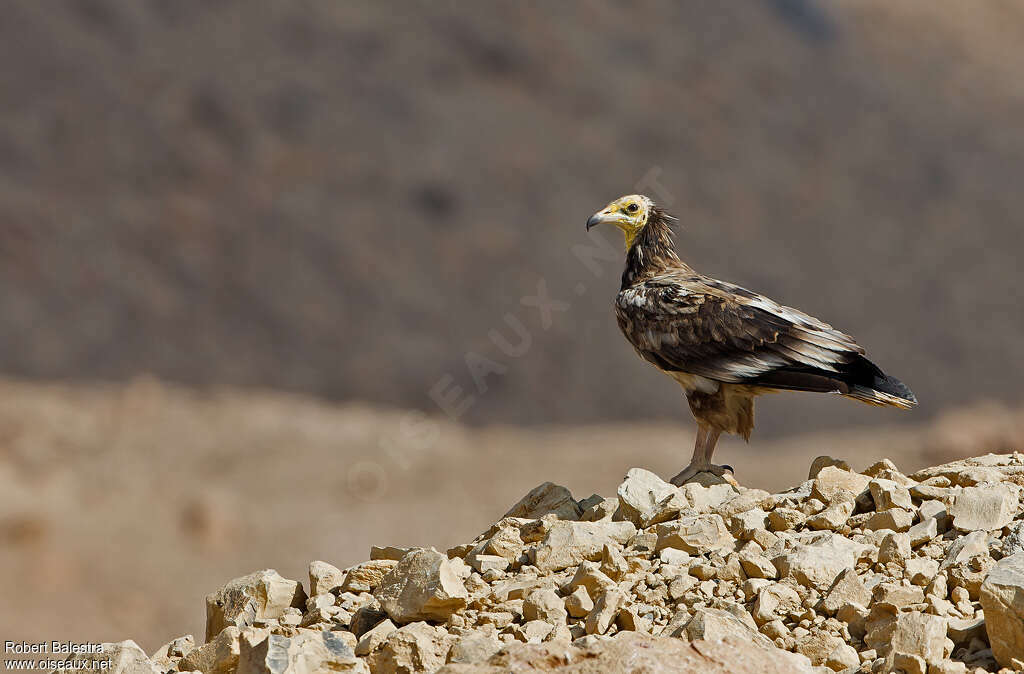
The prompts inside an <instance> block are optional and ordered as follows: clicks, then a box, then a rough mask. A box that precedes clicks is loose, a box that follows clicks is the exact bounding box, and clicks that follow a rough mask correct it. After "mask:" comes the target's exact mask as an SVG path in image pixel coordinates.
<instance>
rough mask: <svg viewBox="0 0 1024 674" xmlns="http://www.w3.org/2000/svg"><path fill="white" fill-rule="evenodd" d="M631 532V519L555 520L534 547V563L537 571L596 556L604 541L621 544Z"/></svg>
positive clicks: (632, 531)
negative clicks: (627, 520)
mask: <svg viewBox="0 0 1024 674" xmlns="http://www.w3.org/2000/svg"><path fill="white" fill-rule="evenodd" d="M635 533H636V527H635V526H633V524H632V523H631V522H563V521H555V522H554V523H553V524H552V526H551V528H550V529H549V530H548V532H547V534H546V535H545V536H544V540H543V541H542V542H541V543H540V545H538V546H537V548H536V550H535V551H534V555H533V558H534V559H533V561H534V565H535V566H536V567H537V568H538V569H540V570H541V571H561V570H562V569H567V568H569V567H571V566H576V565H577V564H579V563H580V562H582V561H584V560H596V559H600V557H601V552H602V550H603V549H604V546H605V545H607V544H608V543H612V542H614V543H618V544H619V545H623V544H625V543H626V542H627V541H628V540H629V539H630V538H632V536H633V535H634V534H635Z"/></svg>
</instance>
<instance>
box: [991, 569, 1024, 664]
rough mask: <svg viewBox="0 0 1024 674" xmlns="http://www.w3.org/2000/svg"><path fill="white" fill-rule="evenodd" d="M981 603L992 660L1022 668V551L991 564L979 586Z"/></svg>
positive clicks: (1023, 570) (1023, 650) (1023, 613)
mask: <svg viewBox="0 0 1024 674" xmlns="http://www.w3.org/2000/svg"><path fill="white" fill-rule="evenodd" d="M981 607H982V608H983V609H984V610H985V629H986V631H987V632H988V638H989V643H990V644H991V645H992V654H993V655H994V656H995V658H996V661H997V662H998V663H999V664H1000V665H1002V666H1004V667H1010V668H1013V669H1024V553H1020V552H1019V553H1017V554H1015V555H1011V556H1010V557H1006V558H1004V559H1001V560H999V562H998V563H997V564H996V565H995V568H993V569H992V571H991V572H990V573H989V574H988V577H987V578H986V579H985V582H984V583H983V584H982V586H981Z"/></svg>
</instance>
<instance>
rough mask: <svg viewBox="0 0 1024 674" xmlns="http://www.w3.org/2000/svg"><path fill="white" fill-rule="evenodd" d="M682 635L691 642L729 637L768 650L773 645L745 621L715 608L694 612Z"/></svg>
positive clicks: (700, 609)
mask: <svg viewBox="0 0 1024 674" xmlns="http://www.w3.org/2000/svg"><path fill="white" fill-rule="evenodd" d="M681 633H682V634H684V635H685V636H686V638H688V639H689V640H690V641H698V640H700V639H704V640H707V641H720V640H722V639H725V638H727V637H734V638H738V639H741V640H743V641H753V642H754V643H756V644H758V645H759V646H764V647H766V648H768V647H770V646H771V645H772V643H771V641H769V640H768V638H767V637H765V636H764V635H762V634H758V633H757V632H756V631H755V630H754V629H752V628H751V627H750V626H749V625H748V624H747V623H745V622H744V621H743V620H740V619H739V618H738V617H736V616H734V615H733V614H731V613H729V612H728V611H723V610H721V609H715V608H698V609H697V610H696V611H694V613H693V617H692V618H691V619H690V621H689V622H688V623H687V624H686V626H685V627H684V628H682V632H681ZM673 636H679V635H673Z"/></svg>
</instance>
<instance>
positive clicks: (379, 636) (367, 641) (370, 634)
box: [355, 618, 398, 656]
mask: <svg viewBox="0 0 1024 674" xmlns="http://www.w3.org/2000/svg"><path fill="white" fill-rule="evenodd" d="M397 629H398V628H397V627H395V623H393V622H391V621H390V620H388V619H386V618H385V619H384V620H382V621H380V622H379V623H377V624H376V625H374V626H373V628H371V629H369V630H367V631H366V632H364V633H363V636H362V637H361V638H360V639H359V643H357V644H356V648H355V654H356V655H360V656H365V655H369V654H370V653H372V652H374V651H375V650H377V648H378V647H379V646H380V645H381V644H383V643H384V642H385V641H386V640H387V638H388V636H390V634H391V633H392V632H394V631H395V630H397Z"/></svg>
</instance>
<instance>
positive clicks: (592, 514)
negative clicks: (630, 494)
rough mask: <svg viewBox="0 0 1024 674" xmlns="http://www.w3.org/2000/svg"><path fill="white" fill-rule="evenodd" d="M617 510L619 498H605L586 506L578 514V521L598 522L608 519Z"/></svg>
mask: <svg viewBox="0 0 1024 674" xmlns="http://www.w3.org/2000/svg"><path fill="white" fill-rule="evenodd" d="M618 510H619V499H617V498H606V499H602V500H601V501H600V502H598V503H595V504H594V505H592V506H590V507H588V508H587V509H586V510H584V511H583V514H582V515H580V521H582V522H600V521H602V520H609V519H611V518H612V516H613V515H615V513H616V512H618Z"/></svg>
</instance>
